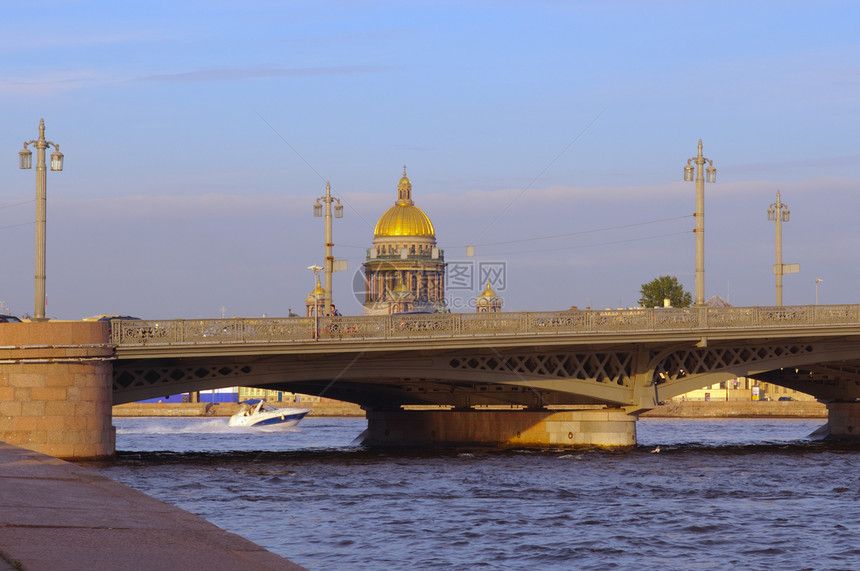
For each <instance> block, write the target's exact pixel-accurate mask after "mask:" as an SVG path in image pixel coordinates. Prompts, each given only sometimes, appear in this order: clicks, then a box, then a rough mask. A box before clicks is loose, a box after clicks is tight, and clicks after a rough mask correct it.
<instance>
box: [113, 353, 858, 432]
mask: <svg viewBox="0 0 860 571" xmlns="http://www.w3.org/2000/svg"><path fill="white" fill-rule="evenodd" d="M699 345H702V346H697V345H696V344H695V343H694V342H689V341H686V342H679V343H677V344H675V345H674V346H669V347H667V346H666V345H665V344H663V345H662V346H649V345H648V344H645V343H642V344H638V345H631V344H629V343H628V344H623V345H621V344H619V345H617V346H612V345H596V344H592V345H590V346H585V347H583V346H562V347H549V348H548V347H507V348H499V347H486V348H481V349H470V350H451V349H448V350H399V351H365V352H353V353H346V352H343V351H338V350H336V349H337V348H333V349H332V350H331V351H320V352H316V353H289V354H277V355H271V354H263V355H248V354H243V355H237V356H232V357H229V356H228V357H211V356H206V357H182V358H162V359H146V360H141V361H135V360H121V361H117V362H116V363H115V365H114V404H120V403H122V402H131V401H134V400H142V399H146V398H154V397H158V396H166V395H169V394H177V393H182V392H190V391H201V390H206V389H212V388H220V387H228V386H236V385H241V386H249V387H258V388H267V389H273V390H283V391H289V392H300V393H305V394H311V395H318V396H325V397H329V398H334V399H338V400H343V401H348V402H352V403H357V404H359V405H361V406H362V407H363V408H364V409H365V411H367V417H368V422H369V442H371V443H379V444H413V443H417V444H455V445H463V444H467V443H472V444H477V445H493V446H593V445H598V446H601V445H605V446H612V447H617V446H632V445H634V444H635V439H636V435H635V421H636V418H637V416H638V414H639V413H640V412H643V411H645V410H649V409H651V408H653V407H655V406H656V405H657V404H658V403H659V402H660V401H664V400H668V399H670V398H671V397H673V396H676V395H680V394H683V393H685V392H688V391H690V390H693V389H697V388H702V387H704V386H708V385H710V384H714V383H717V382H722V381H726V380H728V379H731V378H735V377H750V378H754V379H760V380H763V381H767V382H769V383H773V384H777V385H782V386H786V387H789V388H793V389H796V390H800V391H803V392H806V393H808V394H811V395H813V396H815V397H816V398H818V399H819V400H821V401H822V402H825V403H827V404H828V407H832V408H831V410H835V408H839V409H840V411H841V412H840V413H839V414H840V418H843V420H841V421H839V423H841V424H839V425H837V426H834V425H833V423H832V422H831V429H832V430H833V431H834V433H835V434H842V435H852V434H855V430H856V431H857V432H856V433H860V414H855V413H853V412H852V413H850V414H848V415H847V416H846V414H845V412H844V410H845V409H846V405H847V403H854V402H855V400H856V399H858V398H860V357H858V354H860V351H858V348H859V347H860V344H859V343H858V341H857V339H855V338H845V339H839V340H833V339H829V340H827V341H826V342H825V341H821V340H816V339H810V340H802V339H801V340H792V341H790V342H787V341H785V340H767V339H765V340H758V341H755V342H745V343H738V342H722V343H721V342H710V343H700V344H699ZM848 409H849V410H852V411H853V410H854V409H853V408H852V407H851V406H848ZM831 416H832V415H831ZM855 417H856V418H857V421H856V422H855V420H854V419H855ZM845 418H847V420H844V419H845ZM832 420H833V419H831V421H832ZM855 424H856V425H857V427H858V428H855Z"/></svg>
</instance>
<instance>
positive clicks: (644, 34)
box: [0, 0, 860, 319]
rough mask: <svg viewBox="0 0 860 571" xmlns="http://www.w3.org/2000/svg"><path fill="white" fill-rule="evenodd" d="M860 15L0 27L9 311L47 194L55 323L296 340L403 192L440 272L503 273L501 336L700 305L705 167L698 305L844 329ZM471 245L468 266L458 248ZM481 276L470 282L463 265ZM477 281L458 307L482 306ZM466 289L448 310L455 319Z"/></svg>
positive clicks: (300, 17) (260, 18) (607, 14)
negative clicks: (212, 326)
mask: <svg viewBox="0 0 860 571" xmlns="http://www.w3.org/2000/svg"><path fill="white" fill-rule="evenodd" d="M858 21H860V2H845V1H823V2H816V3H809V2H785V1H782V2H768V1H763V2H754V3H750V2H733V1H726V2H714V3H706V4H695V3H692V4H691V3H689V2H674V1H655V2H632V1H631V2H622V1H619V2H613V1H606V2H598V1H594V2H590V1H581V2H554V1H549V0H547V1H537V2H519V1H496V2H468V3H463V2H420V1H419V2H402V3H401V2H333V1H325V0H321V1H317V2H283V1H255V0H247V1H244V2H228V1H213V0H207V1H205V2H196V1H190V2H146V3H118V2H87V1H62V0H60V1H56V0H55V1H52V2H39V1H36V2H30V3H28V4H26V5H23V4H22V5H19V6H18V7H17V8H16V9H15V10H14V11H11V10H10V11H7V13H6V14H5V15H4V18H3V23H2V25H0V28H2V30H3V33H2V34H0V53H2V61H3V62H4V63H3V65H2V67H0V124H2V127H3V128H2V130H0V133H2V139H3V141H5V144H4V145H2V147H3V148H5V149H6V154H7V161H6V162H5V164H6V165H7V166H6V168H3V169H0V247H2V252H3V258H2V261H3V264H2V268H3V269H2V272H0V301H4V302H5V304H6V306H7V307H8V308H9V309H10V310H11V311H12V312H14V313H17V314H22V313H27V312H30V313H31V312H32V311H33V275H34V270H33V269H34V253H33V249H34V245H33V244H34V231H35V227H34V224H33V220H34V216H35V215H34V210H35V207H34V203H33V198H34V194H35V190H34V189H35V171H21V170H19V169H18V168H17V162H16V161H17V151H18V150H20V148H21V146H22V143H23V142H24V141H25V140H30V139H33V138H35V137H36V136H37V135H38V123H39V119H40V118H42V117H44V119H45V122H46V126H47V137H48V139H50V140H52V141H55V142H57V143H59V144H60V149H61V150H62V152H63V153H64V154H65V156H66V165H65V170H64V171H63V172H61V173H53V172H50V173H49V174H48V246H47V248H48V250H47V251H48V256H47V294H48V310H47V314H48V315H49V316H51V317H55V318H61V319H79V318H81V317H85V316H89V315H96V314H100V313H121V314H133V315H138V316H141V317H147V318H160V319H164V318H171V317H176V318H186V317H219V316H221V315H222V314H224V315H227V316H234V315H235V316H257V315H261V314H264V313H265V314H267V315H269V316H281V315H286V314H287V311H288V309H290V308H291V309H293V310H294V311H298V310H299V309H300V308H303V300H304V297H305V296H306V295H307V293H308V292H309V291H310V290H311V289H312V286H313V279H312V275H311V273H310V272H309V271H308V270H307V269H306V268H307V267H308V266H309V265H311V264H314V263H321V261H322V258H323V251H322V250H323V227H322V221H321V220H320V219H316V218H313V216H312V208H311V206H312V204H313V202H314V199H315V198H316V197H318V196H321V195H322V194H324V192H325V181H326V180H328V181H331V185H332V190H333V192H334V194H335V195H336V196H339V197H340V198H341V199H342V200H343V201H344V203H345V205H346V208H345V216H344V218H343V219H340V220H336V221H335V227H334V242H335V244H336V246H335V255H336V257H337V258H343V259H347V260H348V263H349V268H350V269H349V270H348V271H346V272H339V273H337V274H335V276H334V279H335V286H334V297H335V300H336V302H337V303H338V305H339V306H340V307H341V309H342V311H344V313H345V314H356V313H359V312H360V306H359V303H358V302H357V301H356V300H355V297H354V295H353V294H352V280H353V278H354V274H355V273H356V271H360V269H361V263H362V262H363V260H364V255H365V249H366V248H368V247H369V246H370V244H371V240H372V233H373V226H374V224H375V223H376V220H377V219H378V218H379V216H380V215H381V214H382V213H383V212H384V211H385V210H386V209H387V208H388V207H389V206H390V205H391V204H393V202H394V200H395V197H396V190H397V181H398V180H399V178H400V176H401V173H402V166H403V165H404V164H406V165H407V167H408V174H409V177H410V178H411V180H412V183H413V198H414V199H415V201H416V204H417V205H418V206H420V207H421V208H422V209H423V210H424V211H425V212H427V214H428V215H429V216H430V217H431V219H432V220H433V222H434V224H435V226H436V230H437V239H438V242H439V246H440V247H441V248H443V249H444V250H445V256H446V259H447V260H448V261H449V262H452V263H459V262H464V263H467V264H468V263H473V264H475V265H477V264H478V263H481V262H484V263H491V264H499V263H504V264H505V267H506V283H505V284H504V289H503V290H501V291H499V292H498V293H500V294H501V295H502V296H503V297H504V299H505V309H506V310H511V311H543V310H555V309H566V308H568V307H570V306H571V305H576V306H579V307H597V308H603V307H628V306H635V305H636V302H637V300H638V298H639V286H640V285H641V284H642V283H643V282H647V281H650V280H651V279H653V278H655V277H657V276H659V275H665V274H669V275H675V276H677V277H678V278H679V280H681V282H682V283H683V284H684V285H685V287H686V288H687V290H689V291H691V292H692V291H693V289H694V270H695V238H694V234H693V233H692V229H693V228H694V220H693V218H692V216H691V215H692V213H693V211H694V209H695V191H694V185H693V184H692V183H685V182H683V180H682V167H683V166H684V165H685V164H686V159H688V158H690V157H692V156H694V155H695V154H696V144H697V141H698V139H700V138H701V139H702V140H703V143H704V153H705V155H706V156H707V157H708V158H710V159H712V160H713V161H714V166H716V167H717V183H716V184H713V185H708V186H707V187H706V232H705V236H706V255H705V264H706V296H707V297H710V296H712V295H720V296H721V297H723V298H725V299H728V300H729V301H730V302H731V303H733V304H734V305H768V304H772V303H773V302H774V297H775V294H774V277H773V274H772V271H771V266H772V264H773V263H774V248H775V244H774V241H775V240H774V225H773V223H772V222H768V221H767V216H766V211H767V208H768V206H769V205H770V203H772V202H774V201H775V198H776V191H777V189H779V190H780V191H781V192H782V199H783V202H785V203H787V204H788V206H789V208H790V209H791V220H790V222H789V223H788V224H785V225H784V226H783V261H784V262H785V263H799V264H800V268H801V271H800V273H799V274H793V275H788V276H786V277H785V278H784V288H785V289H784V302H785V303H786V304H812V303H814V301H815V280H816V279H821V280H823V281H822V282H821V284H820V285H819V296H820V302H821V303H827V304H841V303H858V302H860V295H858V294H857V293H856V292H857V290H858V285H860V264H858V260H857V257H858V256H860V254H858V252H860V229H858V224H857V218H856V214H855V213H856V212H857V209H858V206H860V198H858V197H860V193H858V190H860V184H858V175H857V170H858V166H860V145H858V143H857V133H858V131H860V129H858V127H860V112H858V103H857V93H859V92H860V69H858V68H860V40H858V36H857V34H856V23H857V22H858ZM470 244H474V245H475V246H476V248H475V253H476V256H475V257H474V258H467V257H466V248H465V246H466V245H470ZM475 267H477V266H475ZM475 281H477V280H475ZM481 289H483V288H482V287H481V284H478V283H475V284H473V286H472V289H471V290H470V289H468V288H465V289H460V290H455V289H449V293H450V294H451V295H452V296H454V297H456V298H458V299H463V300H465V299H468V298H470V297H473V296H474V295H476V294H477V293H479V291H480V290H481Z"/></svg>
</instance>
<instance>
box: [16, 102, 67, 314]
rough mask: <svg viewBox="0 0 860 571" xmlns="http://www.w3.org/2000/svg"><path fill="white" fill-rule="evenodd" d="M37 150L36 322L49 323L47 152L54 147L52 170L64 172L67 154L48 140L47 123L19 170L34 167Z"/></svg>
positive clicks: (25, 152)
mask: <svg viewBox="0 0 860 571" xmlns="http://www.w3.org/2000/svg"><path fill="white" fill-rule="evenodd" d="M29 145H33V146H34V147H35V148H36V292H35V308H34V310H33V321H45V320H46V319H47V318H46V317H45V226H46V218H47V210H48V208H47V202H48V200H47V188H46V187H47V166H46V164H45V150H47V149H48V147H54V148H55V149H56V150H55V151H54V152H53V153H51V170H52V171H61V170H63V153H61V152H60V145H58V144H57V143H54V142H51V141H46V140H45V120H44V119H40V120H39V138H38V139H35V140H32V141H26V142H25V143H24V148H23V149H22V150H21V151H19V152H18V161H19V162H18V167H19V168H22V169H29V168H32V166H33V152H32V151H30V150H29V149H28V148H27V147H28V146H29Z"/></svg>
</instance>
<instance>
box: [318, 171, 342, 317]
mask: <svg viewBox="0 0 860 571" xmlns="http://www.w3.org/2000/svg"><path fill="white" fill-rule="evenodd" d="M320 200H322V201H323V202H324V203H325V261H324V262H323V266H324V267H323V271H324V272H325V306H324V309H323V311H325V312H326V315H328V313H329V312H330V311H331V309H330V308H331V300H332V292H331V275H332V273H333V272H334V270H335V267H334V255H333V254H332V247H333V246H334V244H333V243H332V237H331V204H332V202H337V204H335V207H334V217H335V218H343V206H341V204H340V199H339V198H332V196H331V184H329V183H328V182H326V183H325V196H321V197H319V198H317V201H316V203H314V216H316V217H318V218H319V217H320V216H323V205H322V204H320Z"/></svg>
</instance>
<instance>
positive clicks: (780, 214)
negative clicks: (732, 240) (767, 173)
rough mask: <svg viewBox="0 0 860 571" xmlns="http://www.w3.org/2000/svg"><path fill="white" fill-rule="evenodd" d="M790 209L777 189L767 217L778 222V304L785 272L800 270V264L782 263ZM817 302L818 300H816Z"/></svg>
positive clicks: (776, 274) (775, 270) (775, 273)
mask: <svg viewBox="0 0 860 571" xmlns="http://www.w3.org/2000/svg"><path fill="white" fill-rule="evenodd" d="M789 215H790V211H789V210H788V205H787V204H785V203H784V202H782V200H780V196H779V191H778V190H777V191H776V202H774V203H772V204H771V205H770V208H768V209H767V219H768V220H772V221H775V222H776V263H775V264H774V265H773V273H774V275H775V276H776V304H777V305H782V276H783V275H784V274H796V273H797V272H799V271H800V265H799V264H783V263H782V223H783V222H788V218H789ZM816 303H817V302H816Z"/></svg>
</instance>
